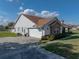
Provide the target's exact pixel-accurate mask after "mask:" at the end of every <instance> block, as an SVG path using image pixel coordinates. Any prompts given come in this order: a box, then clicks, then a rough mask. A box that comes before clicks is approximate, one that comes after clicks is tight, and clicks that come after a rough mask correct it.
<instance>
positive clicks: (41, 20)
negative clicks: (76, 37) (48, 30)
mask: <svg viewBox="0 0 79 59" xmlns="http://www.w3.org/2000/svg"><path fill="white" fill-rule="evenodd" d="M23 15H24V16H25V17H27V18H29V19H30V20H31V21H33V22H34V23H35V24H36V25H37V26H43V25H45V24H47V23H48V22H49V19H46V18H42V17H38V16H31V15H26V14H23Z"/></svg>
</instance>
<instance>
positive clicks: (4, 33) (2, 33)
mask: <svg viewBox="0 0 79 59" xmlns="http://www.w3.org/2000/svg"><path fill="white" fill-rule="evenodd" d="M0 37H16V34H15V33H11V32H0Z"/></svg>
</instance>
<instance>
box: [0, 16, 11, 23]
mask: <svg viewBox="0 0 79 59" xmlns="http://www.w3.org/2000/svg"><path fill="white" fill-rule="evenodd" d="M8 22H11V20H10V19H9V18H7V17H5V16H1V15H0V25H6V24H7V23H8Z"/></svg>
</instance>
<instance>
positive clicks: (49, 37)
mask: <svg viewBox="0 0 79 59" xmlns="http://www.w3.org/2000/svg"><path fill="white" fill-rule="evenodd" d="M54 38H55V36H54V35H45V36H43V37H42V40H49V41H51V40H54Z"/></svg>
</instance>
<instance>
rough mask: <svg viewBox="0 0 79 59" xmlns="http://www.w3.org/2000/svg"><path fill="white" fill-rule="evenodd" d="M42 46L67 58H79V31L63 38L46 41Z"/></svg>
mask: <svg viewBox="0 0 79 59" xmlns="http://www.w3.org/2000/svg"><path fill="white" fill-rule="evenodd" d="M42 47H43V48H45V49H46V50H48V51H50V52H52V53H56V54H58V55H61V56H63V57H66V58H67V59H79V31H76V32H74V34H72V35H70V36H68V37H65V38H62V39H61V40H55V41H52V42H51V43H46V44H45V45H44V46H42Z"/></svg>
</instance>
